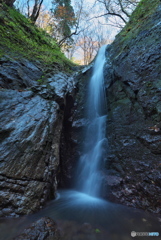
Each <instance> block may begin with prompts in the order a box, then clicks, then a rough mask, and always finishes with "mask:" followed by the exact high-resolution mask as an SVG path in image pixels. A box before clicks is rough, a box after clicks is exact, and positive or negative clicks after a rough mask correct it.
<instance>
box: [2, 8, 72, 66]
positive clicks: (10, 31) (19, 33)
mask: <svg viewBox="0 0 161 240" xmlns="http://www.w3.org/2000/svg"><path fill="white" fill-rule="evenodd" d="M4 55H8V56H11V55H12V57H14V58H22V57H25V58H27V59H29V60H39V61H43V62H44V63H46V64H51V63H58V64H60V65H62V66H65V65H68V66H69V65H72V62H70V61H69V60H68V59H67V58H66V57H65V56H64V54H63V53H62V52H61V50H60V48H59V47H58V45H57V43H56V41H55V40H54V39H53V38H51V37H50V36H49V35H48V34H47V33H46V32H45V31H43V30H42V29H39V28H38V27H36V26H35V25H33V24H32V22H31V21H30V20H28V19H27V18H26V17H25V16H23V15H22V14H20V13H19V12H18V11H16V10H15V9H14V8H10V7H7V6H2V5H1V6H0V57H2V56H4Z"/></svg>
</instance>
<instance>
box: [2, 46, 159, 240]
mask: <svg viewBox="0 0 161 240" xmlns="http://www.w3.org/2000/svg"><path fill="white" fill-rule="evenodd" d="M104 63H105V47H103V48H101V50H100V51H99V53H98V56H97V58H96V61H95V64H94V69H93V75H92V78H91V79H90V84H89V89H88V100H87V112H88V113H87V115H88V116H87V117H88V120H89V124H88V127H87V131H86V137H85V141H84V146H83V152H82V157H81V158H80V161H79V166H78V172H79V173H80V174H79V175H78V177H77V181H76V182H77V183H76V187H77V189H79V191H73V190H65V191H64V190H63V191H60V192H59V194H58V198H57V199H56V200H53V201H51V202H50V203H49V204H48V206H46V207H45V208H44V209H43V210H41V211H39V212H38V213H36V214H34V215H30V216H24V217H22V218H19V219H0V240H11V239H13V236H16V235H17V234H18V233H20V232H21V231H22V230H23V229H24V228H25V227H26V226H28V224H31V223H32V222H33V221H35V220H37V219H39V218H40V217H44V216H48V217H51V218H53V219H54V220H55V221H56V222H57V224H58V226H59V227H60V229H61V232H62V234H63V235H62V238H61V240H131V239H132V237H131V232H132V231H136V232H159V231H160V229H161V226H160V223H159V222H158V219H157V217H155V216H153V215H151V214H147V213H145V212H144V211H141V210H138V209H133V208H128V207H125V206H122V205H119V204H114V203H110V202H107V201H105V200H102V199H100V198H99V194H100V190H101V185H102V181H101V170H100V169H101V164H102V161H103V158H104V154H105V155H106V153H105V149H106V148H107V139H106V138H105V132H106V114H105V113H106V112H107V111H106V102H105V94H104V89H103V85H104V84H103V81H104V80H103V66H104ZM136 239H138V238H137V237H136ZM141 239H142V240H144V239H147V237H141ZM149 239H151V240H152V239H154V238H153V237H152V238H151V237H150V238H149ZM155 239H160V237H155Z"/></svg>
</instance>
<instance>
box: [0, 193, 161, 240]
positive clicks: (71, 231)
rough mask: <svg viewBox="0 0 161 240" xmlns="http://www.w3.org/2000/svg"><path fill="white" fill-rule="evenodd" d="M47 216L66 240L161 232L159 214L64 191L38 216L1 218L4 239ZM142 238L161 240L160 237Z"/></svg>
mask: <svg viewBox="0 0 161 240" xmlns="http://www.w3.org/2000/svg"><path fill="white" fill-rule="evenodd" d="M44 216H48V217H51V218H52V219H54V220H55V221H56V222H57V225H58V228H59V229H60V230H61V232H62V238H61V239H62V240H130V239H132V237H131V232H132V231H135V232H157V233H158V232H159V231H160V229H161V226H160V225H161V223H159V221H158V219H157V217H156V216H155V215H152V214H149V213H145V212H144V211H142V210H139V209H133V208H129V207H125V206H122V205H119V204H114V203H111V202H107V201H105V200H102V199H99V198H95V197H91V196H89V195H87V194H84V193H81V192H77V191H74V190H63V191H60V192H58V197H57V199H56V200H53V201H51V202H50V203H48V205H47V206H46V207H45V208H44V209H43V210H41V211H39V212H38V213H36V214H33V215H29V216H24V217H21V218H16V219H13V218H12V219H1V220H0V239H1V240H11V239H13V237H14V236H16V235H18V234H19V233H21V231H22V230H23V229H24V228H25V227H27V226H28V225H29V224H31V223H32V222H34V221H36V220H38V219H39V218H41V217H44ZM134 239H140V237H135V238H134ZM141 239H143V240H144V239H149V240H154V239H158V240H159V239H160V237H149V238H147V237H141Z"/></svg>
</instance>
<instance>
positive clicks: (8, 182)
mask: <svg viewBox="0 0 161 240" xmlns="http://www.w3.org/2000/svg"><path fill="white" fill-rule="evenodd" d="M0 36H1V41H0V103H1V104H0V118H1V122H0V139H1V140H0V179H1V184H0V209H1V211H0V216H1V217H2V216H18V215H21V214H28V213H32V212H34V211H36V210H38V209H40V208H41V207H42V206H43V205H44V204H45V202H46V201H47V200H48V199H51V198H53V197H54V196H55V194H56V193H55V192H56V189H57V181H58V180H57V174H58V172H59V161H60V137H61V132H62V125H63V118H64V111H65V108H66V98H67V96H70V97H71V99H72V98H73V94H74V91H75V89H74V84H75V83H74V80H73V77H72V70H71V67H72V66H73V65H72V63H71V62H70V61H69V60H67V59H66V57H65V56H64V54H63V53H61V51H60V49H59V47H58V46H57V44H56V42H55V41H54V40H53V39H51V38H50V37H49V36H48V35H47V34H45V33H44V32H42V31H41V30H39V29H38V28H37V27H35V26H33V25H32V23H30V22H29V21H28V20H27V19H26V18H25V17H24V16H22V15H21V14H20V13H18V12H17V11H16V10H14V9H11V8H8V7H6V6H1V11H0Z"/></svg>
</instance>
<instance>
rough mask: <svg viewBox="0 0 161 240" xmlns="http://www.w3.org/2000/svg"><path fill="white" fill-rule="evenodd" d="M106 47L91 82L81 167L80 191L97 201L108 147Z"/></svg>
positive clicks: (94, 67) (96, 63)
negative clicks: (105, 76)
mask: <svg viewBox="0 0 161 240" xmlns="http://www.w3.org/2000/svg"><path fill="white" fill-rule="evenodd" d="M105 50H106V46H103V47H102V48H101V49H100V50H99V52H98V55H97V57H96V60H95V63H94V66H93V74H92V77H91V79H90V82H89V89H88V93H87V95H88V97H87V119H88V122H89V123H88V126H87V129H86V136H85V140H84V144H83V151H82V155H81V158H80V159H79V164H78V172H79V173H78V176H77V178H78V182H77V187H78V188H79V190H80V191H82V192H83V193H86V194H88V195H91V196H95V197H98V196H99V193H100V190H101V185H102V176H101V171H100V167H101V163H102V161H103V158H104V156H105V150H106V145H107V139H106V138H105V133H106V112H107V111H106V100H105V91H104V77H103V67H104V63H105Z"/></svg>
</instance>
